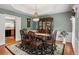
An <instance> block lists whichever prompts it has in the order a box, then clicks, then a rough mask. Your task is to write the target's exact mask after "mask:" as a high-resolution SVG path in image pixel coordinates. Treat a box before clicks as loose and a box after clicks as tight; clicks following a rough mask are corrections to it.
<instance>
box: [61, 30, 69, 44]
mask: <svg viewBox="0 0 79 59" xmlns="http://www.w3.org/2000/svg"><path fill="white" fill-rule="evenodd" d="M60 34H61V35H62V38H63V43H64V44H65V43H66V37H67V35H68V33H67V32H66V31H62V32H61V33H60Z"/></svg>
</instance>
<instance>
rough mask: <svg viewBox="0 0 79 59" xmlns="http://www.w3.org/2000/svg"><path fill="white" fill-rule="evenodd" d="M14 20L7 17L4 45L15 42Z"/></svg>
mask: <svg viewBox="0 0 79 59" xmlns="http://www.w3.org/2000/svg"><path fill="white" fill-rule="evenodd" d="M15 25H16V24H15V21H14V20H12V19H11V20H10V19H7V20H6V22H5V44H6V45H11V44H15V43H16V40H15V30H16V26H15Z"/></svg>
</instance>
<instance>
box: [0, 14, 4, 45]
mask: <svg viewBox="0 0 79 59" xmlns="http://www.w3.org/2000/svg"><path fill="white" fill-rule="evenodd" d="M4 44H5V18H4V15H3V14H0V45H4Z"/></svg>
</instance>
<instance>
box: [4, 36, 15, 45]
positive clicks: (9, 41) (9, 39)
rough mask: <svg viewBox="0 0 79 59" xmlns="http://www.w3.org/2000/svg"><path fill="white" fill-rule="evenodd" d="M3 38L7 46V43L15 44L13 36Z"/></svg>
mask: <svg viewBox="0 0 79 59" xmlns="http://www.w3.org/2000/svg"><path fill="white" fill-rule="evenodd" d="M5 39H6V40H5V45H6V46H7V45H12V44H15V43H16V41H15V39H14V37H13V36H11V37H6V38H5Z"/></svg>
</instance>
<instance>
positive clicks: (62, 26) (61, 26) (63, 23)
mask: <svg viewBox="0 0 79 59" xmlns="http://www.w3.org/2000/svg"><path fill="white" fill-rule="evenodd" d="M50 16H51V17H53V23H54V24H53V28H54V30H59V31H63V30H65V31H68V32H71V31H72V30H71V29H72V23H71V21H70V17H71V14H70V12H64V13H58V14H52V15H50Z"/></svg>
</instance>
